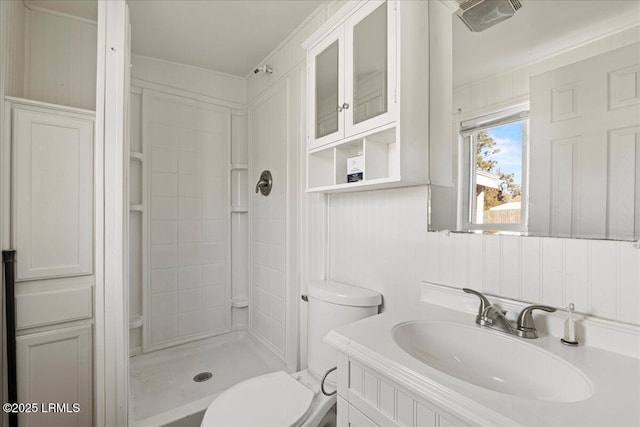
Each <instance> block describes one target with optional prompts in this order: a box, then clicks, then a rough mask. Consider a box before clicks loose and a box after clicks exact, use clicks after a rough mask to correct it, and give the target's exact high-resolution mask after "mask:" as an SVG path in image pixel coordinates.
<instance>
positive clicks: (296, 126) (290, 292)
mask: <svg viewBox="0 0 640 427" xmlns="http://www.w3.org/2000/svg"><path fill="white" fill-rule="evenodd" d="M325 16H326V9H325V8H323V7H321V8H320V9H318V10H316V11H315V12H314V13H313V14H311V15H310V16H309V17H308V18H307V20H306V21H305V22H303V23H302V24H301V25H300V26H299V27H298V28H297V29H296V30H295V31H294V32H293V33H292V34H291V35H290V36H289V37H288V38H287V39H286V40H284V41H283V42H282V43H281V44H280V46H278V47H277V48H276V49H275V50H274V51H273V52H272V53H271V54H269V55H268V56H267V57H266V58H265V59H264V60H262V61H260V62H259V63H258V64H256V67H257V66H261V65H263V64H265V63H268V64H269V65H270V66H271V67H272V68H273V74H270V75H264V74H261V75H254V74H253V73H251V74H250V75H249V76H248V82H247V86H248V96H249V122H250V135H249V140H250V153H251V154H250V165H249V184H250V186H252V185H253V184H254V183H255V182H256V180H257V179H258V176H259V174H260V172H261V171H262V169H271V172H272V173H273V177H274V190H273V191H274V193H272V194H271V195H270V196H268V197H266V198H265V197H263V196H261V195H256V194H255V193H253V192H251V196H250V215H251V218H252V220H251V248H250V250H251V255H250V258H251V272H250V274H251V302H250V307H251V313H250V314H251V316H250V317H251V328H250V329H251V331H252V332H253V333H254V334H256V335H257V336H258V337H259V338H260V339H261V340H263V341H264V342H265V343H266V344H267V345H269V346H270V347H271V348H272V349H274V351H276V353H278V354H280V355H281V356H283V357H284V359H285V362H286V363H287V365H288V366H289V367H290V368H292V369H298V368H299V364H298V363H299V360H300V361H302V364H303V365H304V363H305V362H304V361H305V356H304V354H303V355H302V356H301V357H299V350H302V352H303V353H304V348H305V343H304V342H302V343H299V339H300V335H302V337H304V330H305V327H306V312H305V311H304V310H305V309H306V307H305V305H304V303H300V299H299V298H300V289H301V284H303V283H304V282H305V280H306V279H307V277H309V275H310V276H311V277H313V278H318V277H322V276H323V274H324V262H323V257H322V256H320V254H322V253H323V249H322V245H318V244H316V243H317V241H318V240H320V241H321V242H324V238H323V237H321V236H323V223H324V217H323V216H322V215H320V216H318V215H317V214H316V212H315V211H313V212H312V213H311V216H309V217H308V216H307V215H306V213H307V212H311V210H309V209H308V206H309V205H310V204H314V203H315V204H317V206H318V207H319V208H320V209H321V210H322V209H323V207H322V200H324V198H323V196H321V195H313V196H307V195H305V194H304V188H303V186H302V183H303V182H304V179H303V177H304V176H305V170H304V165H305V160H304V159H305V156H304V154H305V152H304V150H303V147H304V140H305V139H304V135H305V134H304V121H303V120H302V118H303V117H304V114H303V109H302V108H303V107H302V106H303V105H304V94H305V76H306V72H305V71H306V66H305V59H306V52H305V50H304V49H302V47H301V44H302V42H303V41H304V40H305V39H306V38H307V37H308V36H309V35H310V34H311V33H312V32H313V31H315V30H316V29H317V28H318V27H319V26H320V25H321V24H322V23H323V22H324V20H325ZM304 224H312V225H311V227H310V228H311V229H312V230H314V231H313V233H310V234H305V233H302V234H303V235H302V236H300V232H299V231H300V230H301V228H300V227H305V225H304ZM302 288H304V285H302ZM303 292H304V289H303ZM299 319H302V321H303V322H302V324H300V322H299V321H298V320H299ZM299 331H302V333H301V334H299ZM303 339H304V338H303Z"/></svg>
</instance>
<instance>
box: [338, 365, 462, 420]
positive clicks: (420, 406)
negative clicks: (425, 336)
mask: <svg viewBox="0 0 640 427" xmlns="http://www.w3.org/2000/svg"><path fill="white" fill-rule="evenodd" d="M337 417H338V427H346V426H351V427H374V426H384V427H387V426H389V427H391V426H403V427H404V426H408V427H463V426H468V424H467V423H465V422H463V421H461V420H459V419H457V418H456V417H455V416H453V415H451V414H448V413H447V412H445V411H444V410H442V409H440V408H438V407H437V406H436V405H434V404H432V403H430V402H428V401H427V400H425V399H423V398H420V397H418V396H417V395H416V394H415V393H412V392H410V391H409V390H407V389H405V388H403V387H402V386H400V385H398V384H397V383H396V382H394V381H392V380H391V379H389V378H388V377H386V376H384V375H382V374H380V373H378V372H377V371H376V370H375V369H374V368H372V367H371V366H368V365H367V364H366V363H363V362H361V361H359V360H357V359H354V358H352V357H350V356H347V355H346V354H345V353H339V356H338V411H337Z"/></svg>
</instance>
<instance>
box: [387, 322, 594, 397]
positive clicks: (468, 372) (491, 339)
mask: <svg viewBox="0 0 640 427" xmlns="http://www.w3.org/2000/svg"><path fill="white" fill-rule="evenodd" d="M392 334H393V339H394V340H395V342H396V343H397V344H398V345H399V346H400V348H402V349H403V350H404V351H406V352H407V353H409V354H410V355H411V356H413V357H415V358H416V359H418V360H419V361H421V362H423V363H425V364H427V365H429V366H431V367H432V368H435V369H437V370H438V371H440V372H443V373H445V374H447V375H450V376H452V377H455V378H457V379H460V380H463V381H466V382H468V383H471V384H475V385H477V386H480V387H484V388H486V389H489V390H493V391H497V392H499V393H504V394H509V395H512V396H519V397H523V398H528V399H535V400H542V401H550V402H578V401H581V400H584V399H587V398H588V397H590V396H591V395H592V394H593V386H592V384H591V382H590V381H589V379H588V378H587V377H586V376H585V375H584V374H583V373H582V372H581V371H580V370H579V369H577V368H576V367H574V366H573V365H571V364H570V363H568V362H566V361H565V360H563V359H561V358H560V357H558V356H556V355H554V354H552V353H550V352H548V351H546V350H543V349H541V348H539V347H537V346H534V345H532V344H530V343H528V342H526V341H525V340H523V339H522V338H516V337H512V336H509V335H507V334H503V333H501V332H496V331H491V330H487V329H484V328H482V327H480V326H476V325H462V324H458V323H452V322H445V321H419V322H406V323H401V324H399V325H397V326H395V328H394V329H393V331H392ZM578 351H579V350H578Z"/></svg>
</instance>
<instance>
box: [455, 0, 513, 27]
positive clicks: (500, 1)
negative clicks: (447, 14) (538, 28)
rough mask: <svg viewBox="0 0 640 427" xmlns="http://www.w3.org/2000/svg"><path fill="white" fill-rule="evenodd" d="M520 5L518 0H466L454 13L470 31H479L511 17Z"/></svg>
mask: <svg viewBox="0 0 640 427" xmlns="http://www.w3.org/2000/svg"><path fill="white" fill-rule="evenodd" d="M521 7H522V2H521V1H520V0H466V1H462V2H460V9H458V11H457V12H456V15H458V17H459V18H460V19H461V20H462V22H464V23H465V25H466V26H467V27H469V29H470V30H471V31H474V32H480V31H484V30H486V29H487V28H489V27H492V26H494V25H496V24H497V23H499V22H502V21H504V20H505V19H509V18H511V17H512V16H513V14H514V13H516V11H517V10H518V9H520V8H521Z"/></svg>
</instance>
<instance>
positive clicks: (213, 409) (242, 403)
mask: <svg viewBox="0 0 640 427" xmlns="http://www.w3.org/2000/svg"><path fill="white" fill-rule="evenodd" d="M313 396H314V393H313V392H312V391H311V390H309V389H308V388H307V387H305V386H304V385H302V384H301V383H300V382H298V381H296V380H295V379H294V378H293V377H291V376H290V375H288V374H287V373H285V372H284V371H278V372H274V373H271V374H267V375H261V376H259V377H254V378H250V379H248V380H246V381H243V382H241V383H239V384H236V385H235V386H233V387H231V388H229V389H228V390H226V391H225V392H223V393H222V394H220V395H219V396H218V397H217V398H216V400H214V401H213V403H211V405H209V407H208V408H207V411H206V412H205V415H204V418H203V420H202V424H201V427H214V426H217V427H220V426H224V427H283V426H297V425H299V424H300V423H301V422H302V421H304V419H305V418H306V416H307V413H308V412H309V408H310V407H311V401H312V400H313Z"/></svg>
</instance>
